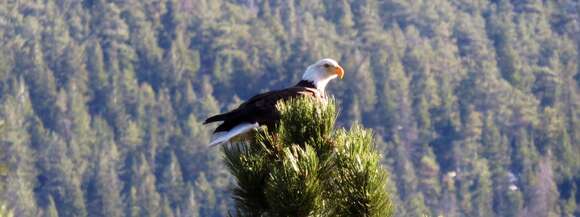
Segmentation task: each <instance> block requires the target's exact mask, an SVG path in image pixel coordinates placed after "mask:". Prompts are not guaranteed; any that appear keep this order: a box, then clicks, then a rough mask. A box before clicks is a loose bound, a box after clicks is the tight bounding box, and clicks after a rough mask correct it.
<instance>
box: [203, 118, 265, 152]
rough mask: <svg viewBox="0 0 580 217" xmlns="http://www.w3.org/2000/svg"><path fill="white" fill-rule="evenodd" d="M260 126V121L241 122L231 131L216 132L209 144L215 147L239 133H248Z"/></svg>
mask: <svg viewBox="0 0 580 217" xmlns="http://www.w3.org/2000/svg"><path fill="white" fill-rule="evenodd" d="M258 127H260V125H259V124H258V123H252V124H251V123H241V124H238V125H237V126H235V127H234V128H232V129H231V130H229V131H226V132H218V133H214V134H213V137H212V139H211V142H210V143H209V145H208V146H210V147H213V146H216V145H219V144H222V143H225V142H227V141H229V140H230V139H232V138H234V137H235V136H237V135H240V134H244V133H247V132H248V131H250V130H252V129H256V128H258Z"/></svg>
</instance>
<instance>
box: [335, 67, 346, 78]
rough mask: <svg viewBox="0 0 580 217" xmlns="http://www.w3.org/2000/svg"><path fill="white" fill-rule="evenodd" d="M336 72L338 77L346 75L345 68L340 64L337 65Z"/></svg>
mask: <svg viewBox="0 0 580 217" xmlns="http://www.w3.org/2000/svg"><path fill="white" fill-rule="evenodd" d="M334 73H335V74H336V75H338V78H340V79H342V77H344V69H343V68H342V67H340V66H337V67H336V68H334Z"/></svg>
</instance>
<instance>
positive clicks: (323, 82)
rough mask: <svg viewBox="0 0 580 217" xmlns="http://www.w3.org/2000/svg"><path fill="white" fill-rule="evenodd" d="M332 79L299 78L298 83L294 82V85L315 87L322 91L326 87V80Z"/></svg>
mask: <svg viewBox="0 0 580 217" xmlns="http://www.w3.org/2000/svg"><path fill="white" fill-rule="evenodd" d="M330 80H332V78H328V79H321V80H317V81H310V80H304V79H303V80H301V81H300V82H298V84H296V86H298V87H308V88H315V89H317V90H318V91H320V92H322V93H324V90H325V89H326V85H327V84H328V82H329V81H330Z"/></svg>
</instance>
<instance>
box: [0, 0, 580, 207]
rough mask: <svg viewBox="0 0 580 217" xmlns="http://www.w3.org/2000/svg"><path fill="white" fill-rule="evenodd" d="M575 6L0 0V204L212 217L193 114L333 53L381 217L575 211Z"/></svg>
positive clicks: (211, 193) (579, 101) (213, 158)
mask: <svg viewBox="0 0 580 217" xmlns="http://www.w3.org/2000/svg"><path fill="white" fill-rule="evenodd" d="M579 14H580V3H578V1H575V0H559V1H555V0H554V1H550V0H511V1H510V0H492V1H484V0H475V1H473V0H417V1H412V2H411V1H404V0H356V1H355V0H309V1H305V0H147V1H139V0H83V1H81V0H4V1H1V2H0V54H1V55H0V125H1V127H0V164H2V165H3V168H2V170H1V171H0V173H1V174H0V203H2V204H5V205H6V207H8V208H9V209H11V210H13V212H14V214H15V216H23V217H29V216H46V217H48V216H52V217H54V216H81V217H82V216H109V217H115V216H165V217H169V216H174V217H182V216H183V217H185V216H227V215H228V212H229V211H230V208H231V207H232V205H233V203H232V200H231V199H230V192H229V190H230V189H231V187H232V184H233V180H232V178H231V177H230V175H229V174H228V172H227V171H226V170H225V167H224V165H223V162H222V156H221V149H219V148H213V149H208V148H206V147H205V146H204V145H205V144H206V143H207V142H208V140H209V136H210V132H211V130H212V128H213V126H209V127H208V126H202V125H201V122H202V121H203V120H204V119H205V118H206V117H208V115H211V114H216V113H218V112H220V111H225V110H227V109H231V108H232V107H234V106H237V105H238V104H239V103H240V102H241V101H243V100H245V99H247V98H249V97H251V96H253V95H254V94H256V93H258V92H261V91H266V90H271V89H277V88H283V87H287V86H290V85H293V84H295V83H296V82H297V81H298V80H299V79H300V76H301V74H302V72H303V70H304V69H305V67H306V66H307V65H309V64H311V63H313V61H315V60H317V59H318V58H322V57H332V58H335V59H337V60H339V62H340V63H341V65H342V66H343V67H344V68H345V70H346V76H345V79H344V80H341V81H333V82H332V84H331V85H330V86H329V90H328V92H329V93H330V94H332V95H334V96H335V97H336V99H337V101H338V102H339V104H340V107H341V113H340V116H339V125H340V126H345V127H347V126H350V125H352V124H353V123H362V124H363V125H364V126H365V127H368V128H372V129H373V130H374V132H375V133H376V137H377V147H378V149H380V150H381V151H382V152H383V156H384V165H385V166H386V168H388V170H389V172H390V179H391V180H390V185H391V186H390V189H391V193H392V197H393V199H394V200H395V202H396V204H397V211H396V212H397V216H423V215H430V216H436V215H444V216H450V217H454V216H481V217H485V216H528V217H546V216H550V217H552V216H554V217H556V216H580V207H579V206H578V204H579V203H578V201H580V198H579V197H580V190H579V187H580V96H579V94H580V92H579V87H580V73H579V71H580V70H579V68H578V62H579V60H580V54H579V51H580V15H579Z"/></svg>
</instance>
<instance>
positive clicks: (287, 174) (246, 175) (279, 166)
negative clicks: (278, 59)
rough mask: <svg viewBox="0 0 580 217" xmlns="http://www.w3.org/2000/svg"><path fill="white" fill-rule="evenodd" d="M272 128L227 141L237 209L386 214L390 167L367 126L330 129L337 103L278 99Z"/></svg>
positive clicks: (389, 211)
mask: <svg viewBox="0 0 580 217" xmlns="http://www.w3.org/2000/svg"><path fill="white" fill-rule="evenodd" d="M277 107H278V110H279V111H280V113H281V121H280V123H279V125H278V126H277V127H276V129H267V130H259V131H258V132H256V133H255V134H256V136H255V139H254V140H252V141H250V142H248V143H238V144H233V145H231V146H225V148H224V153H225V161H226V165H227V166H228V168H229V169H230V171H231V172H232V174H233V175H234V177H235V178H236V180H237V185H236V188H235V189H234V199H235V201H236V209H237V210H236V211H237V213H238V215H240V216H256V215H266V216H391V215H392V214H393V204H392V202H391V200H390V198H389V195H388V193H387V191H386V181H387V174H386V172H385V171H384V170H383V168H382V166H381V164H380V162H381V156H380V154H379V153H378V152H377V151H376V150H375V147H374V145H373V144H374V143H373V137H372V134H371V133H370V131H368V130H365V129H363V128H361V127H358V126H357V127H353V128H352V129H350V130H348V131H347V130H344V129H342V130H338V131H335V130H334V123H335V119H336V104H335V101H334V100H333V99H331V100H329V102H318V101H316V100H313V99H311V98H298V99H291V100H288V101H286V102H283V103H279V104H278V105H277Z"/></svg>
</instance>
